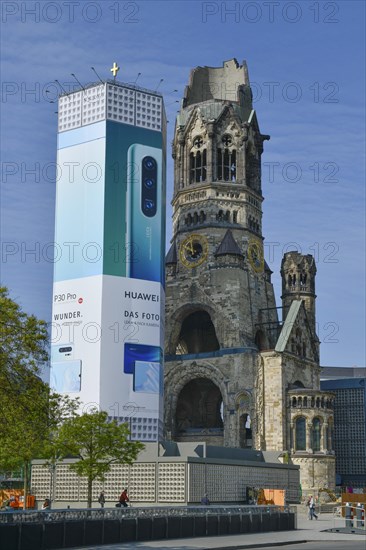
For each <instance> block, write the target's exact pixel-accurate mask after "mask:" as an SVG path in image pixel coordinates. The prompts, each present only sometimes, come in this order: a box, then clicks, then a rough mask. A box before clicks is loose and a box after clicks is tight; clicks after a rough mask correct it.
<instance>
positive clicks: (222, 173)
mask: <svg viewBox="0 0 366 550" xmlns="http://www.w3.org/2000/svg"><path fill="white" fill-rule="evenodd" d="M231 142H232V140H231V137H230V136H229V135H224V136H223V138H222V144H223V146H222V147H219V148H218V149H217V179H218V180H220V181H236V150H235V149H229V147H230V145H231Z"/></svg>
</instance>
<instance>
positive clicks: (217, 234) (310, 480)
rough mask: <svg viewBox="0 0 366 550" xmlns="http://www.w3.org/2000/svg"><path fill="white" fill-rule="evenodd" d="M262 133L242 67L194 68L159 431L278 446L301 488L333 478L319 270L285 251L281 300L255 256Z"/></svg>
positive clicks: (180, 157)
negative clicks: (319, 326) (323, 387)
mask: <svg viewBox="0 0 366 550" xmlns="http://www.w3.org/2000/svg"><path fill="white" fill-rule="evenodd" d="M266 140H269V136H268V135H265V134H262V133H261V131H260V129H259V125H258V120H257V115H256V112H255V111H254V109H253V105H252V93H251V89H250V83H249V76H248V70H247V66H246V64H245V62H244V63H243V64H242V65H239V64H238V62H237V61H236V60H235V59H233V60H230V61H226V62H224V64H223V66H222V67H219V68H211V67H198V68H196V69H194V70H193V71H192V73H191V77H190V81H189V84H188V86H187V87H186V90H185V94H184V98H183V101H182V105H181V109H180V112H179V114H178V116H177V120H176V127H175V135H174V141H173V158H174V196H173V201H172V205H173V237H172V241H171V248H170V250H169V252H168V254H167V257H166V269H167V280H166V323H165V325H166V344H165V346H166V347H165V353H166V363H165V427H166V434H167V438H168V439H171V440H174V441H176V442H195V441H196V442H206V444H208V445H214V446H224V447H233V448H243V449H257V450H261V451H276V452H277V453H278V455H279V456H282V457H283V458H282V459H283V461H286V462H287V461H289V463H291V464H294V465H299V466H300V472H301V484H302V487H303V489H307V488H309V489H310V488H313V487H319V486H323V485H324V484H325V483H326V484H327V486H328V487H329V488H333V487H334V483H335V456H334V451H333V402H334V394H332V393H331V392H322V391H320V389H319V388H320V382H319V375H320V366H319V340H318V337H317V335H316V332H315V326H316V316H315V303H316V294H315V276H316V266H315V262H314V258H313V257H312V256H311V255H302V254H299V253H298V252H295V251H294V252H288V253H286V254H285V255H284V257H283V259H282V264H281V276H282V296H281V299H282V307H276V301H275V296H274V290H273V286H272V283H271V274H272V271H271V270H270V268H269V267H268V265H267V264H266V262H265V260H264V257H263V240H264V237H263V235H262V202H263V195H262V186H261V156H262V153H263V144H264V142H265V141H266Z"/></svg>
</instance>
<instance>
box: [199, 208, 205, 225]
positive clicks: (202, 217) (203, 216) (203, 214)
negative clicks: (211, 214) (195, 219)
mask: <svg viewBox="0 0 366 550" xmlns="http://www.w3.org/2000/svg"><path fill="white" fill-rule="evenodd" d="M205 219H206V214H205V213H204V211H203V210H201V211H200V216H199V221H200V223H203V222H204V221H205Z"/></svg>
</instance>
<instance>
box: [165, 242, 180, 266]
mask: <svg viewBox="0 0 366 550" xmlns="http://www.w3.org/2000/svg"><path fill="white" fill-rule="evenodd" d="M177 261H178V257H177V247H176V244H175V241H173V243H172V246H171V247H170V249H169V252H168V254H167V255H166V257H165V264H166V265H167V264H176V263H177Z"/></svg>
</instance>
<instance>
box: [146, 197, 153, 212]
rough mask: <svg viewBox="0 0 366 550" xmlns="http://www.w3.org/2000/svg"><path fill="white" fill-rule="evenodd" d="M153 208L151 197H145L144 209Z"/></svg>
mask: <svg viewBox="0 0 366 550" xmlns="http://www.w3.org/2000/svg"><path fill="white" fill-rule="evenodd" d="M153 208H154V201H152V200H151V199H145V209H146V210H147V211H149V210H152V209H153Z"/></svg>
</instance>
